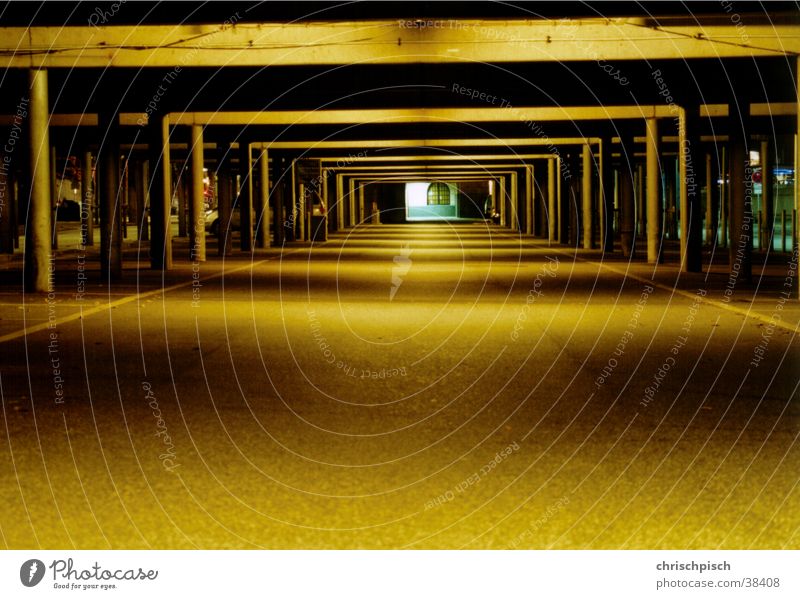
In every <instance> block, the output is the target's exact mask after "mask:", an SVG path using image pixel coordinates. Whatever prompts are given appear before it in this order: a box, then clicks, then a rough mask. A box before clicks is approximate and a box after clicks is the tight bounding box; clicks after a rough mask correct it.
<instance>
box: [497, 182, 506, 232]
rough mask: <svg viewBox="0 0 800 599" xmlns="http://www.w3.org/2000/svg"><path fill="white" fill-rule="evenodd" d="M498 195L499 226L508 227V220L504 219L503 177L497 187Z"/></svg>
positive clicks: (504, 183) (504, 195)
mask: <svg viewBox="0 0 800 599" xmlns="http://www.w3.org/2000/svg"><path fill="white" fill-rule="evenodd" d="M498 190H499V191H498V195H499V197H500V206H499V210H500V226H501V227H507V226H508V219H507V217H506V202H507V201H508V200H507V197H506V177H505V175H503V176H501V177H500V180H499V186H498Z"/></svg>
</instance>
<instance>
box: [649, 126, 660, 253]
mask: <svg viewBox="0 0 800 599" xmlns="http://www.w3.org/2000/svg"><path fill="white" fill-rule="evenodd" d="M645 122H646V125H647V135H646V138H647V141H646V143H647V262H648V263H650V264H656V263H660V262H662V261H663V256H662V253H661V242H662V235H663V232H662V226H661V220H662V218H663V212H664V209H663V203H662V199H661V163H660V160H659V156H658V153H659V149H660V148H659V136H658V120H657V119H655V118H648V119H646V120H645Z"/></svg>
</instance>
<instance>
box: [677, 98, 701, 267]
mask: <svg viewBox="0 0 800 599" xmlns="http://www.w3.org/2000/svg"><path fill="white" fill-rule="evenodd" d="M699 118H700V109H699V107H698V106H691V107H689V108H686V109H684V108H681V109H680V110H679V112H678V171H679V176H678V180H679V192H678V197H679V211H680V248H681V270H683V271H684V272H700V271H701V270H702V246H703V239H702V225H703V208H702V205H701V202H700V194H699V193H698V192H697V190H698V187H699V185H698V181H699V174H698V171H699V169H700V168H701V167H700V156H702V154H701V153H700V136H699V135H698V134H697V132H698V129H699Z"/></svg>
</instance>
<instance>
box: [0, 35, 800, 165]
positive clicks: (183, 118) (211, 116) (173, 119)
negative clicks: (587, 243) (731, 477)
mask: <svg viewBox="0 0 800 599" xmlns="http://www.w3.org/2000/svg"><path fill="white" fill-rule="evenodd" d="M0 31H2V29H0ZM676 114H677V112H676V111H675V110H673V109H672V108H671V107H670V106H669V105H667V104H658V105H654V106H555V107H534V106H529V107H513V108H500V107H484V108H396V109H364V110H358V109H353V110H313V111H305V110H281V111H248V112H182V113H178V112H173V113H170V115H169V120H170V124H171V125H206V126H212V125H229V126H230V125H234V126H235V125H239V126H241V125H254V126H255V125H283V126H291V125H298V126H299V125H351V124H355V123H358V124H373V123H381V124H385V123H420V122H430V121H438V122H455V123H477V122H481V123H488V122H494V123H498V122H515V121H516V122H521V123H525V122H526V121H530V122H533V123H537V122H547V121H584V120H597V121H605V120H609V119H612V120H613V119H620V120H624V119H637V118H650V117H656V118H675V116H676ZM750 115H751V116H754V117H765V116H773V117H774V116H795V115H797V103H795V102H773V103H766V102H760V103H754V104H751V105H750ZM700 116H701V117H705V118H723V117H727V116H728V105H727V104H704V105H701V106H700ZM14 118H15V116H14V115H11V114H5V115H0V125H11V124H12V122H13V120H14ZM119 121H120V125H122V126H126V127H131V126H143V125H146V124H147V121H148V118H147V114H145V113H143V112H124V113H120V118H119ZM50 126H51V127H96V126H98V117H97V114H95V113H82V114H81V113H73V114H69V113H59V114H52V115H50ZM586 139H587V138H583V137H561V138H552V139H548V138H547V137H530V138H527V137H522V138H513V140H514V141H515V142H516V143H518V144H519V145H547V144H550V143H564V144H567V143H586ZM589 139H592V140H594V139H595V138H589ZM417 141H419V140H417ZM422 141H424V142H425V143H431V142H434V141H445V140H422ZM458 141H459V140H455V142H458ZM472 141H473V140H461V144H462V145H464V144H469V143H470V142H472ZM480 141H481V143H483V144H484V145H504V144H503V143H502V142H501V140H488V139H487V140H480ZM446 142H447V144H448V145H453V144H454V142H453V140H446ZM380 143H383V142H373V141H358V140H349V141H319V142H304V141H299V142H295V141H290V142H287V141H281V142H277V141H276V142H257V143H254V144H252V145H253V146H254V147H260V148H266V149H269V148H273V149H293V148H305V147H320V148H325V147H340V148H343V147H368V145H369V146H370V147H377V146H378V144H380ZM392 143H396V144H403V145H404V146H407V145H413V144H414V143H416V142H415V141H414V140H398V141H393V142H392ZM590 143H592V142H590ZM310 144H313V145H311V146H310ZM367 144H368V145H367ZM435 145H445V144H444V143H437V144H435ZM509 145H510V144H509ZM398 147H400V146H398Z"/></svg>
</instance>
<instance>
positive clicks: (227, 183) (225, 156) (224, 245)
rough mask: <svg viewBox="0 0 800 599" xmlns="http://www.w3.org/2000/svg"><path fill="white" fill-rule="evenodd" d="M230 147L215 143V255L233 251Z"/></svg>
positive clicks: (232, 179) (224, 254)
mask: <svg viewBox="0 0 800 599" xmlns="http://www.w3.org/2000/svg"><path fill="white" fill-rule="evenodd" d="M230 162H231V161H230V148H229V146H228V145H227V144H217V214H218V221H217V255H219V256H230V255H231V254H232V253H233V235H232V230H231V226H230V219H231V210H232V205H233V196H234V192H233V187H234V184H235V178H234V176H233V172H232V171H231V165H230Z"/></svg>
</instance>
